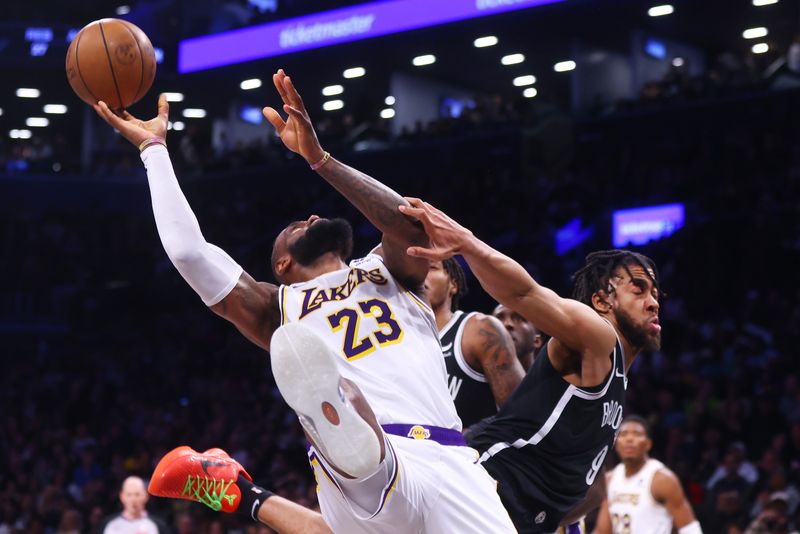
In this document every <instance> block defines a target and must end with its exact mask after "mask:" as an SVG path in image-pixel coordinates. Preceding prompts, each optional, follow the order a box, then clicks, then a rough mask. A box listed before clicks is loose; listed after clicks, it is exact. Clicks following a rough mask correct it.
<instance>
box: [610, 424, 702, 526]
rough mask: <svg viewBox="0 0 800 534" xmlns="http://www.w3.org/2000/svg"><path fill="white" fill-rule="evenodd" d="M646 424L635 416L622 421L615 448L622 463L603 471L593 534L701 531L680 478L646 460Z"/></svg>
mask: <svg viewBox="0 0 800 534" xmlns="http://www.w3.org/2000/svg"><path fill="white" fill-rule="evenodd" d="M652 447H653V441H652V439H651V437H650V426H649V425H648V424H647V422H646V421H645V420H644V419H643V418H641V417H639V416H637V415H629V416H628V417H626V418H625V419H624V420H623V421H622V425H621V426H620V428H619V434H618V435H617V441H616V443H615V445H614V448H615V449H616V451H617V455H618V456H619V458H620V463H619V464H617V466H616V467H615V468H614V469H613V470H612V471H611V472H610V473H608V474H607V475H606V490H607V498H606V500H604V501H603V504H602V505H601V507H600V513H599V516H598V518H597V527H596V529H595V533H596V534H628V533H634V532H635V533H637V534H638V533H642V534H669V533H670V532H672V531H673V529H675V530H677V532H678V533H679V534H701V532H702V530H701V528H700V523H698V522H697V519H695V516H694V512H693V511H692V507H691V506H690V505H689V502H688V501H687V500H686V495H684V493H683V488H682V487H681V482H680V480H678V477H676V476H675V473H673V472H672V471H670V470H669V469H668V468H667V467H666V466H665V465H664V464H663V463H661V462H659V461H658V460H655V459H653V458H650V456H649V455H648V453H649V452H650V449H651V448H652Z"/></svg>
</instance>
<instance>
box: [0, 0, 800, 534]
mask: <svg viewBox="0 0 800 534" xmlns="http://www.w3.org/2000/svg"><path fill="white" fill-rule="evenodd" d="M390 3H394V4H400V5H401V7H402V8H401V9H399V10H398V11H397V12H395V13H394V14H393V15H392V17H391V19H390V20H389V21H388V22H386V23H385V24H384V23H383V22H381V25H380V27H379V24H378V22H379V21H382V19H381V15H380V14H379V11H380V10H381V9H382V8H383V7H385V4H386V2H364V1H358V0H350V1H344V0H342V1H333V0H326V1H323V0H247V1H246V0H228V1H223V0H131V1H130V2H128V3H127V4H125V5H123V0H119V1H117V2H111V1H109V0H86V1H81V2H56V1H47V2H46V1H43V0H30V1H26V2H22V1H13V2H4V3H3V7H2V13H1V14H0V67H2V76H0V79H1V81H0V280H3V283H4V285H5V287H4V289H3V291H2V292H0V336H2V337H1V338H0V340H1V341H2V342H1V343H0V347H1V348H0V350H1V351H2V356H1V357H0V362H2V367H0V534H11V533H23V532H25V533H59V534H67V533H74V532H87V533H100V532H102V531H103V525H104V522H105V521H106V520H107V519H108V518H109V517H112V516H114V515H115V514H118V513H119V511H120V510H121V505H120V501H119V490H120V486H121V484H122V481H123V480H124V479H125V478H126V477H128V476H129V475H138V476H141V477H142V478H144V479H147V478H148V477H149V476H150V475H151V474H152V472H153V468H154V467H155V464H156V463H157V461H158V460H159V459H160V458H161V456H163V455H164V454H165V453H166V452H167V451H169V450H170V449H172V448H173V447H175V446H178V445H182V444H186V445H190V446H191V447H193V448H195V449H197V450H200V451H202V450H204V449H206V448H209V447H222V448H224V449H225V450H227V451H229V452H230V453H231V454H232V455H233V456H234V457H235V458H236V459H238V460H239V461H240V462H241V463H242V464H243V465H244V466H245V467H246V468H247V469H248V471H249V472H250V473H251V474H252V475H253V476H254V478H255V479H256V480H258V481H259V482H260V483H262V484H264V485H265V487H269V488H271V489H273V490H274V491H275V492H276V493H278V494H280V495H282V496H284V497H288V498H291V499H293V500H296V501H297V502H299V503H301V504H304V505H307V506H311V507H315V506H316V493H315V482H314V479H313V475H312V472H311V470H310V469H309V468H308V463H307V459H306V454H305V444H306V442H305V438H304V436H303V434H302V431H301V429H300V426H299V425H298V423H297V420H296V417H295V415H294V413H293V412H292V411H291V410H290V409H289V408H288V406H287V405H286V404H285V403H284V402H283V400H282V399H281V397H280V394H279V393H278V390H277V389H276V387H275V383H274V381H273V379H272V377H271V373H270V369H269V362H268V355H267V353H265V352H263V351H261V350H259V349H258V348H256V347H255V346H254V345H251V344H250V343H249V342H247V341H246V340H245V339H244V338H243V337H242V336H241V335H240V334H239V333H238V332H237V331H236V330H235V328H234V327H232V326H231V325H229V324H228V323H227V322H225V321H224V320H222V319H220V318H218V317H216V316H215V315H214V314H213V313H211V312H210V311H209V310H208V309H207V308H206V307H205V306H204V305H203V303H202V302H201V300H200V299H199V298H198V297H197V295H195V293H194V292H193V291H192V290H191V289H190V288H189V286H188V285H187V284H186V283H185V282H184V281H183V280H182V279H181V277H180V275H179V274H178V272H177V271H176V270H175V268H174V267H173V266H172V265H171V263H170V261H169V259H168V258H167V256H166V255H165V253H164V250H163V248H162V246H161V243H160V241H159V238H158V234H157V232H156V227H155V224H154V222H153V214H152V211H151V206H150V197H149V194H148V188H147V180H146V176H145V172H144V167H143V165H142V164H141V161H140V160H139V157H138V154H137V152H136V149H135V148H133V147H131V146H130V144H129V143H127V142H126V141H125V140H124V139H123V138H122V137H120V136H119V135H118V134H117V133H115V132H114V131H113V130H112V129H111V128H110V127H108V126H107V125H106V124H105V123H103V122H102V121H101V120H100V119H99V118H98V117H97V116H96V115H95V113H94V111H93V110H92V109H91V108H90V107H89V106H87V105H86V104H84V103H83V102H81V101H80V100H79V99H78V98H77V96H75V95H74V94H73V93H72V91H71V90H70V87H69V85H68V84H67V80H66V76H65V73H64V58H65V54H66V49H67V47H68V45H69V42H70V39H71V38H72V37H73V36H74V34H75V33H76V32H77V30H78V29H80V28H81V27H82V26H84V25H85V24H88V23H89V22H91V21H93V20H96V19H99V18H103V17H117V18H122V19H125V20H128V21H131V22H133V23H135V24H136V25H138V26H139V27H140V28H142V29H143V30H144V31H145V33H147V35H148V36H149V38H150V40H151V41H152V43H153V45H154V46H155V47H156V54H157V58H158V61H159V64H158V73H157V75H156V80H155V83H154V85H153V88H152V89H151V90H150V91H149V93H148V94H147V95H146V96H145V97H144V98H143V99H142V101H140V102H139V103H138V104H136V105H134V106H133V108H132V109H131V111H132V113H134V114H135V115H137V116H139V117H144V118H150V117H152V116H154V115H155V111H156V99H157V95H158V94H159V93H160V92H169V93H170V97H169V99H170V100H171V110H170V121H171V124H170V126H171V130H170V131H169V134H168V138H167V142H168V145H169V148H170V154H171V156H172V160H173V163H174V165H175V168H176V172H177V175H178V177H179V180H180V182H181V185H182V187H183V190H184V192H185V194H186V196H187V198H188V200H189V203H190V204H191V206H192V208H193V209H194V211H195V213H196V214H197V217H198V219H199V221H200V224H201V227H202V229H203V232H204V235H205V237H206V238H207V240H208V241H209V242H211V243H215V244H217V245H219V246H220V247H222V248H223V249H225V250H226V251H228V252H229V253H230V254H231V256H233V257H234V258H236V260H237V261H238V262H239V263H240V264H241V265H242V266H243V267H244V268H245V269H246V270H247V271H248V272H249V273H250V274H252V275H253V277H254V278H256V279H258V280H266V281H274V279H273V277H272V273H271V270H270V263H269V258H270V250H271V248H270V247H271V243H272V240H273V239H274V237H275V235H276V234H277V233H278V232H279V231H280V230H281V229H282V228H283V227H284V226H285V225H286V224H287V223H288V222H289V221H291V220H295V219H298V218H305V217H308V215H310V214H311V213H316V214H319V215H321V216H336V215H343V216H345V217H346V218H347V219H348V220H350V221H351V222H352V224H353V226H354V229H355V236H356V247H355V251H356V254H364V253H366V252H367V251H368V250H369V249H370V248H371V247H372V246H373V245H374V244H376V243H377V241H378V240H379V238H380V236H379V234H378V232H377V231H376V230H375V229H374V228H373V227H372V226H371V225H370V224H369V223H368V222H367V221H366V220H365V219H364V218H363V217H362V216H361V215H360V214H359V213H358V212H357V211H356V210H354V209H353V208H352V207H350V205H349V204H348V203H347V202H346V201H345V200H344V199H343V198H342V197H340V196H339V195H338V194H336V192H335V191H334V190H333V189H332V188H331V187H330V186H328V185H327V184H326V183H325V182H324V181H323V180H322V179H321V178H320V177H319V176H317V175H316V173H314V172H313V171H311V170H309V169H308V166H307V165H306V164H305V162H304V161H303V160H302V159H301V158H299V157H294V155H293V154H291V153H290V152H289V151H288V150H286V149H285V148H284V147H283V145H282V144H281V142H280V140H279V139H278V138H277V137H276V136H275V134H274V132H273V129H272V128H271V126H270V125H269V124H268V123H267V122H266V121H265V120H263V117H262V116H261V114H260V109H261V107H262V106H264V105H271V106H276V105H277V104H278V103H279V102H278V97H277V95H276V94H275V91H274V88H273V87H272V83H271V74H272V73H273V72H274V71H275V70H276V69H278V68H284V69H286V71H287V72H288V73H289V74H290V75H291V76H292V78H293V80H294V83H295V84H296V86H297V87H298V89H299V91H300V93H301V94H302V95H303V96H304V99H305V103H306V105H307V108H308V110H309V113H310V115H311V118H312V121H313V122H314V125H315V127H316V129H317V132H318V134H319V137H320V140H321V143H322V146H323V147H324V148H325V149H326V150H329V151H330V152H331V153H332V154H333V155H335V156H336V157H337V158H338V159H340V160H342V161H344V162H346V163H348V164H350V165H352V166H354V167H356V168H358V169H361V170H363V171H364V172H367V173H369V174H370V175H372V176H374V177H376V178H377V179H379V180H381V181H383V182H384V183H386V184H388V185H390V186H391V187H393V188H394V189H396V190H397V191H399V192H400V193H401V194H405V195H409V196H417V197H420V198H423V199H425V200H428V201H430V202H432V203H433V204H434V205H436V206H438V207H441V208H442V209H444V210H445V211H446V212H447V213H449V214H451V215H452V216H453V217H454V218H455V219H457V220H458V221H459V222H461V223H462V224H464V225H465V226H467V227H469V228H470V229H472V230H473V231H474V232H475V234H476V235H478V236H479V237H481V238H482V239H484V240H485V241H487V242H488V243H489V244H491V245H492V246H494V247H495V248H497V249H499V250H501V251H502V252H504V253H506V254H508V255H510V256H511V257H513V258H515V259H516V260H518V261H519V262H520V263H522V264H523V265H524V266H525V267H526V269H527V270H528V271H529V272H530V273H531V274H532V275H533V276H534V277H535V278H536V279H537V280H538V281H540V282H541V283H542V284H544V285H546V286H548V287H551V288H553V289H555V290H556V291H557V292H559V293H560V294H561V295H569V291H570V275H571V273H573V272H574V271H575V270H576V269H577V268H578V267H579V266H580V265H581V264H582V262H583V258H584V257H585V255H586V254H587V253H588V252H591V251H593V250H597V249H606V248H631V249H633V250H636V251H638V252H642V253H644V254H647V255H648V256H650V257H652V258H653V259H654V260H655V261H656V262H657V263H658V264H659V267H660V273H661V286H662V289H663V290H664V291H665V292H666V293H667V294H668V296H667V298H666V299H665V300H664V301H663V302H662V303H661V323H662V325H663V345H662V349H661V351H660V352H657V353H645V354H643V355H642V356H640V357H639V358H638V360H637V361H636V363H635V365H634V367H633V368H632V370H631V372H630V384H629V386H628V390H627V395H626V406H625V412H626V413H629V414H630V413H636V414H640V415H642V416H643V417H644V418H646V419H647V420H648V421H649V422H650V423H651V425H652V429H653V443H654V445H653V449H652V452H651V456H652V457H654V458H657V459H659V460H661V461H663V462H664V463H665V464H666V465H667V466H668V467H669V468H671V469H672V470H673V471H674V472H675V474H676V475H677V476H678V477H679V479H680V481H681V484H682V486H683V489H684V491H685V493H686V495H687V498H688V500H689V502H690V503H691V506H692V507H693V509H694V512H695V514H696V516H697V518H698V519H699V520H700V522H701V525H702V527H703V531H704V532H706V533H725V534H729V533H738V532H745V531H746V530H747V529H748V528H750V529H751V530H750V531H751V532H793V531H797V529H800V508H799V507H798V502H799V501H800V492H799V491H798V488H800V365H798V363H797V362H798V360H797V359H798V356H800V355H799V354H798V341H799V340H800V339H799V338H800V335H799V334H798V332H800V26H799V24H798V23H799V22H800V2H797V1H796V0H771V1H769V0H671V3H670V4H669V7H667V5H666V4H660V3H659V2H656V1H652V2H645V1H634V0H566V1H551V2H540V1H527V0H516V1H512V0H472V1H467V2H463V1H462V0H458V1H453V2H450V0H428V1H427V2H424V3H421V2H419V1H417V0H395V1H394V2H390ZM463 6H466V7H463ZM350 7H360V8H363V10H362V11H360V12H359V13H360V14H359V15H354V16H353V17H354V18H352V19H348V20H349V22H347V23H346V24H344V25H340V26H336V27H333V29H331V28H332V27H330V26H325V23H322V22H318V21H319V20H321V19H318V18H314V17H315V16H318V15H320V14H322V13H323V12H327V11H330V10H334V9H339V8H350ZM370 10H376V11H375V12H374V13H372V12H371V11H370ZM451 11H452V12H459V13H460V14H461V15H459V16H453V17H451V16H450V15H451ZM371 13H372V14H371ZM307 17H308V18H307ZM406 17H407V19H406ZM454 19H457V20H454ZM271 23H275V24H273V25H270V24H271ZM279 23H285V24H284V25H283V26H280V28H283V29H281V30H280V34H279V35H278V36H277V37H276V36H275V35H272V37H271V39H272V41H267V39H268V36H266V34H265V36H264V43H266V44H263V43H261V42H260V41H259V39H261V37H258V36H257V37H252V38H250V40H249V41H248V40H245V41H242V42H238V43H233V44H231V43H230V42H227V41H226V42H227V44H224V43H221V42H217V41H213V39H214V37H219V36H223V37H229V36H231V35H233V36H235V35H237V34H236V33H235V32H234V33H230V34H229V33H226V32H232V31H233V30H236V29H237V28H242V27H250V26H254V27H257V28H261V29H263V30H264V31H265V32H269V31H272V30H273V29H274V28H276V27H279V26H277V25H278V24H279ZM315 25H316V26H315ZM273 33H274V32H273ZM206 37H208V39H211V40H206V39H205V38H206ZM479 38H484V39H482V40H480V41H477V42H476V39H479ZM478 45H481V46H478ZM420 58H422V59H420ZM353 69H356V70H353ZM358 69H360V70H358ZM468 278H469V283H470V285H471V292H470V294H469V295H468V296H467V297H466V299H465V301H464V302H463V303H462V308H463V309H465V310H479V311H483V312H486V313H489V312H490V311H491V310H492V308H493V305H494V303H493V302H492V301H491V299H490V298H489V297H488V296H487V295H486V294H485V293H484V292H483V291H482V290H481V288H480V286H479V284H478V282H477V280H476V279H475V278H474V277H473V276H471V275H469V276H468ZM617 462H618V459H617V457H616V456H614V455H612V454H609V457H608V459H607V463H608V466H609V467H611V466H613V465H615V464H616V463H617ZM780 501H782V503H780ZM147 509H148V510H149V512H150V513H151V514H152V515H153V516H156V517H159V518H161V519H162V520H163V521H164V523H165V524H166V526H167V527H168V529H169V531H171V532H178V533H181V534H189V533H201V534H203V533H209V534H212V533H220V532H231V533H248V534H251V533H265V532H272V531H271V530H270V529H268V528H267V527H265V526H257V525H256V524H255V523H252V522H248V521H246V520H245V519H243V518H242V517H241V516H238V515H234V514H219V513H214V512H212V511H211V510H208V509H206V508H205V507H203V506H202V505H200V504H196V503H189V502H186V501H177V500H176V501H173V500H167V499H160V498H150V500H149V502H148V503H147ZM767 509H769V510H772V511H773V512H774V511H776V510H777V512H775V520H774V521H773V520H770V521H767V522H765V521H760V518H762V515H763V513H764V510H767ZM594 515H595V514H590V515H589V516H588V518H587V527H588V529H589V531H591V528H592V526H593V524H594ZM770 517H771V518H772V516H770ZM620 532H622V531H620ZM634 532H635V531H634Z"/></svg>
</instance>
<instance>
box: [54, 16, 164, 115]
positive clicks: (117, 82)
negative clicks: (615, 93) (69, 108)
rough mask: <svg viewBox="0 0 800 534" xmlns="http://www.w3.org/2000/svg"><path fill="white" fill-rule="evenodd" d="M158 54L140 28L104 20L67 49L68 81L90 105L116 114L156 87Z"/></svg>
mask: <svg viewBox="0 0 800 534" xmlns="http://www.w3.org/2000/svg"><path fill="white" fill-rule="evenodd" d="M155 76H156V54H155V51H154V50H153V45H152V44H151V43H150V39H148V38H147V35H145V34H144V32H143V31H142V30H140V29H139V28H138V27H137V26H136V25H134V24H131V23H130V22H128V21H125V20H120V19H100V20H96V21H94V22H92V23H90V24H87V25H86V26H84V27H83V28H82V29H81V31H79V32H78V34H77V35H76V36H75V39H73V40H72V43H71V44H70V45H69V50H67V80H69V85H70V86H71V87H72V90H73V91H75V94H77V95H78V96H79V97H80V99H81V100H83V101H84V102H86V103H87V104H90V105H91V104H95V103H96V102H97V101H98V100H102V101H103V102H105V103H106V104H107V105H108V107H109V108H111V109H112V110H115V111H120V110H123V109H125V108H127V107H129V106H131V105H132V104H134V103H135V102H138V101H139V99H141V98H142V97H143V96H144V95H145V93H147V91H148V90H149V89H150V86H151V85H153V79H154V78H155Z"/></svg>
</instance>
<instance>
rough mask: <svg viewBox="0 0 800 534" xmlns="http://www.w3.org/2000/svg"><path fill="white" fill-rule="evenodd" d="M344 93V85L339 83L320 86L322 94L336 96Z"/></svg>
mask: <svg viewBox="0 0 800 534" xmlns="http://www.w3.org/2000/svg"><path fill="white" fill-rule="evenodd" d="M342 93H344V87H342V86H341V85H329V86H327V87H323V88H322V96H336V95H340V94H342Z"/></svg>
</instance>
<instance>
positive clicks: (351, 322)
mask: <svg viewBox="0 0 800 534" xmlns="http://www.w3.org/2000/svg"><path fill="white" fill-rule="evenodd" d="M356 304H357V308H356V309H354V308H342V309H341V310H339V311H337V312H336V313H333V314H331V315H328V317H327V319H328V323H330V325H331V329H333V331H334V332H338V331H339V330H342V329H344V340H343V342H342V353H343V354H344V356H345V358H347V359H348V360H357V359H358V358H363V357H364V356H366V355H368V354H370V353H371V352H372V351H374V350H375V349H376V348H377V346H381V347H383V346H386V345H393V344H395V343H399V342H400V341H401V340H402V339H403V329H402V328H401V327H400V325H399V324H398V322H397V320H396V319H395V317H394V313H393V312H392V309H391V308H390V307H389V304H388V303H387V302H385V301H383V300H380V299H369V300H362V301H359V302H357V303H356ZM362 317H367V318H371V319H372V321H374V322H375V323H376V326H377V327H378V328H377V329H376V330H373V331H372V332H370V333H369V334H367V335H366V336H364V337H360V336H361V332H360V327H361V326H362V325H361V318H362Z"/></svg>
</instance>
